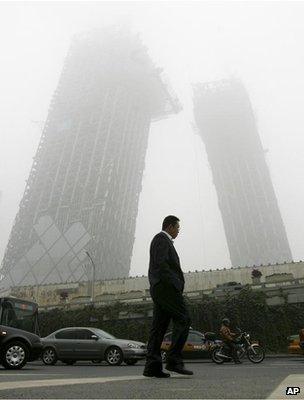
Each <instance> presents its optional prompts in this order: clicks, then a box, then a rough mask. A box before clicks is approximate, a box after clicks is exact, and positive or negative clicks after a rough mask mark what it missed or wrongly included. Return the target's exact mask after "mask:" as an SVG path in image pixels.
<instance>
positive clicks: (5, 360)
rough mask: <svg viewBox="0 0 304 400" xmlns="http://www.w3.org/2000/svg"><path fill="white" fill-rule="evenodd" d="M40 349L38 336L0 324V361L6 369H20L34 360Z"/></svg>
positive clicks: (40, 344) (37, 356)
mask: <svg viewBox="0 0 304 400" xmlns="http://www.w3.org/2000/svg"><path fill="white" fill-rule="evenodd" d="M41 351H42V343H41V340H40V337H39V336H37V335H35V334H34V333H30V332H26V331H24V330H22V329H17V328H12V327H10V326H5V325H0V363H1V364H2V365H3V366H4V368H6V369H20V368H22V367H24V365H25V364H26V363H27V362H28V361H35V360H37V359H38V358H39V356H40V354H41Z"/></svg>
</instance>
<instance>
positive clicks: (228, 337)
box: [220, 318, 242, 364]
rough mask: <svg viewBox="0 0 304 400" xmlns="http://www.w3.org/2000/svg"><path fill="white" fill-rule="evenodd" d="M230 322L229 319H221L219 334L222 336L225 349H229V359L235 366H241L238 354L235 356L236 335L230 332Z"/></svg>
mask: <svg viewBox="0 0 304 400" xmlns="http://www.w3.org/2000/svg"><path fill="white" fill-rule="evenodd" d="M229 326H230V320H229V318H223V319H222V325H221V328H220V334H221V336H222V339H223V341H224V343H225V345H226V346H227V347H229V350H230V353H231V357H232V358H233V361H234V363H235V364H241V363H242V361H240V359H239V357H238V354H237V347H236V344H235V337H236V336H238V334H237V333H234V332H232V331H231V330H230V327H229Z"/></svg>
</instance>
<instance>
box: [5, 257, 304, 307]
mask: <svg viewBox="0 0 304 400" xmlns="http://www.w3.org/2000/svg"><path fill="white" fill-rule="evenodd" d="M254 268H256V269H258V270H260V271H261V273H262V277H261V282H262V283H263V282H265V278H266V276H270V275H273V274H292V275H293V278H294V279H298V278H303V277H304V262H297V263H288V264H279V265H269V266H261V267H242V268H241V267H240V268H231V269H225V268H224V269H218V270H212V271H198V272H189V273H185V281H186V284H185V292H193V291H196V290H208V289H213V288H215V287H216V286H217V285H222V284H224V283H227V282H231V281H235V282H238V283H241V284H243V285H245V284H251V283H252V278H251V272H252V270H253V269H254ZM281 279H282V276H281V277H278V280H281ZM289 279H290V276H289ZM274 280H275V279H274ZM148 290H149V282H148V278H147V277H146V276H143V277H136V278H135V277H134V278H125V279H114V280H106V281H97V282H95V285H94V294H95V299H96V301H98V300H101V299H103V298H106V297H107V298H108V299H109V298H111V297H112V298H113V299H114V297H113V296H111V295H118V294H120V295H119V298H120V297H121V298H124V299H126V298H139V297H140V293H142V295H143V296H144V295H146V294H147V293H148V292H147V291H148ZM62 292H66V293H67V298H66V300H64V299H63V298H62V296H61V293H62ZM8 294H11V295H14V296H16V297H19V298H23V299H31V300H34V301H36V302H37V303H38V304H39V305H40V306H46V305H50V304H61V303H63V302H70V301H73V299H74V302H75V301H76V300H77V299H85V298H87V299H89V298H90V297H91V283H90V282H79V283H78V282H75V283H61V284H54V285H42V286H23V287H15V288H12V289H11V290H10V292H8V293H7V294H6V295H8ZM2 296H3V294H2ZM115 298H116V299H117V296H115Z"/></svg>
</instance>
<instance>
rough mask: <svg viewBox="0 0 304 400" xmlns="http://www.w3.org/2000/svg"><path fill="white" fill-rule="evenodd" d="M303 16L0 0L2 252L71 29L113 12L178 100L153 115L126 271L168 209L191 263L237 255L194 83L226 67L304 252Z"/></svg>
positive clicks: (292, 9)
mask: <svg viewBox="0 0 304 400" xmlns="http://www.w3.org/2000/svg"><path fill="white" fill-rule="evenodd" d="M303 20H304V3H303V2H295V3H293V2H252V3H251V2H228V1H226V2H214V1H213V2H190V1H187V2H142V1H141V2H77V3H74V2H58V3H56V2H51V3H49V2H23V3H17V2H16V3H14V2H1V3H0V49H1V53H0V138H1V141H0V191H1V192H2V197H1V199H0V259H2V256H3V252H4V249H5V246H6V244H7V240H8V236H9V233H10V230H11V226H12V223H13V220H14V218H15V215H16V212H17V210H18V205H19V202H20V200H21V197H22V194H23V190H24V187H25V180H26V179H27V178H28V175H29V171H30V167H31V164H32V157H33V156H34V154H35V152H36V148H37V145H38V140H39V138H40V134H41V129H42V127H43V123H44V121H45V120H46V116H47V111H48V107H49V103H50V100H51V96H52V94H53V92H54V90H55V88H56V85H57V82H58V78H59V75H60V73H61V70H62V67H63V62H64V58H65V55H66V53H67V50H68V47H69V45H70V42H71V38H72V36H73V34H74V33H77V32H79V31H83V30H88V29H91V28H95V27H99V26H106V25H109V24H128V25H130V26H131V27H132V28H133V30H134V31H138V32H140V33H141V36H142V40H143V41H144V43H145V44H146V46H147V47H148V49H149V53H150V55H151V57H152V58H153V60H154V62H155V63H156V64H157V66H159V67H162V68H163V69H164V72H165V73H166V75H167V77H168V79H169V80H170V83H171V86H172V87H173V89H174V90H175V92H176V93H177V95H178V97H179V99H180V101H181V103H182V104H183V112H181V113H180V114H179V115H177V116H173V117H170V118H168V119H166V120H163V121H159V122H157V123H154V124H153V125H152V126H151V130H150V137H149V147H148V151H147V156H146V167H145V171H144V177H143V190H142V193H141V196H140V202H139V213H138V218H137V227H136V241H135V244H134V249H133V258H132V266H131V274H132V275H137V274H139V275H141V274H146V273H147V267H148V247H149V242H150V240H151V238H152V236H153V235H154V234H155V233H156V232H158V231H159V230H160V225H161V221H162V219H163V217H164V216H166V215H167V214H176V215H177V216H179V217H180V218H181V227H182V229H181V232H180V236H179V237H178V238H177V239H176V241H175V245H176V248H177V250H178V251H179V254H180V257H181V261H182V265H183V269H184V270H185V271H188V270H195V269H198V270H199V269H202V268H204V269H207V268H208V269H209V268H212V269H214V268H222V267H227V266H230V260H229V254H228V248H227V243H226V239H225V235H224V231H223V223H222V219H221V215H220V212H219V209H218V205H217V196H216V193H215V189H214V186H213V183H212V177H211V171H210V167H209V165H208V161H207V157H206V153H205V149H204V145H203V143H202V141H201V139H200V137H199V136H198V135H196V134H195V130H194V129H193V121H194V118H193V115H192V89H191V85H192V84H193V83H196V82H205V81H210V80H215V79H221V78H229V77H231V76H234V77H237V78H240V79H241V80H242V81H243V83H244V85H245V86H246V88H247V90H248V92H249V96H250V99H251V102H252V105H253V109H254V112H255V116H256V120H257V126H258V130H259V133H260V136H261V140H262V143H263V146H264V148H265V149H267V150H268V152H267V153H266V159H267V164H268V166H269V168H270V173H271V177H272V180H273V184H274V188H275V191H276V194H277V198H278V202H279V207H280V210H281V213H282V217H283V220H284V223H285V227H286V231H287V235H288V239H289V243H290V247H291V251H292V254H293V258H294V260H299V259H304V245H303V243H304V213H303V204H304V182H303V172H304V146H303V145H304V138H303V132H304V112H303V111H304V47H303V37H304V24H303ZM274 261H275V260H274Z"/></svg>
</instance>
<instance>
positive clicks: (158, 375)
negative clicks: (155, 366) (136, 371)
mask: <svg viewBox="0 0 304 400" xmlns="http://www.w3.org/2000/svg"><path fill="white" fill-rule="evenodd" d="M143 376H147V377H149V378H170V374H167V373H166V372H163V371H157V372H152V371H151V372H150V371H144V372H143Z"/></svg>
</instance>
